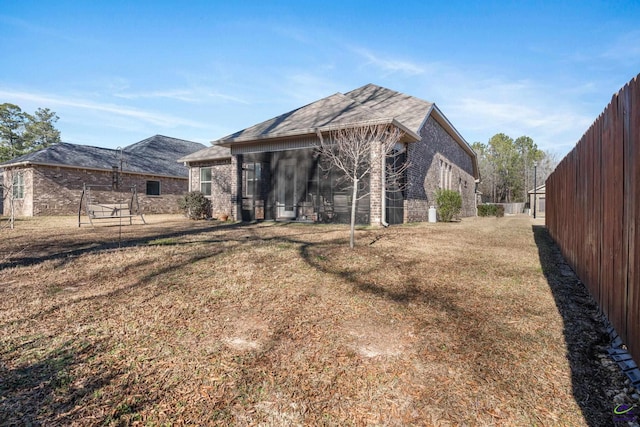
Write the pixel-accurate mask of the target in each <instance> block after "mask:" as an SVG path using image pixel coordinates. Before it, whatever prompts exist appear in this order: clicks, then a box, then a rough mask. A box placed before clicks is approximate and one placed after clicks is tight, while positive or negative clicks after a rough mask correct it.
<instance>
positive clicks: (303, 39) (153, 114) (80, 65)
mask: <svg viewBox="0 0 640 427" xmlns="http://www.w3.org/2000/svg"><path fill="white" fill-rule="evenodd" d="M0 52H2V60H0V62H1V63H2V67H0V103H3V102H10V103H14V104H17V105H19V106H20V107H21V108H22V109H23V110H24V111H27V112H33V111H35V109H37V108H38V107H43V108H44V107H47V108H50V109H52V110H53V111H56V112H57V114H58V116H59V117H60V120H59V121H58V123H57V127H58V128H59V129H60V131H61V132H62V139H63V140H64V141H66V142H72V143H78V144H87V145H95V146H100V147H110V148H116V147H118V146H126V145H129V144H131V143H134V142H137V141H139V140H142V139H144V138H147V137H149V136H152V135H155V134H162V135H167V136H173V137H177V138H183V139H188V140H193V141H198V142H202V143H207V144H208V143H209V142H210V141H212V140H215V139H218V138H221V137H223V136H225V135H227V134H230V133H232V132H235V131H237V130H240V129H243V128H246V127H248V126H251V125H253V124H256V123H258V122H261V121H263V120H266V119H269V118H272V117H275V116H277V115H279V114H282V113H285V112H287V111H290V110H292V109H294V108H297V107H300V106H302V105H305V104H308V103H310V102H313V101H315V100H317V99H320V98H323V97H325V96H329V95H331V94H334V93H336V92H343V93H344V92H347V91H349V90H351V89H355V88H357V87H360V86H362V85H364V84H367V83H374V84H377V85H380V86H385V87H388V88H390V89H393V90H397V91H400V92H404V93H406V94H409V95H413V96H416V97H419V98H422V99H426V100H428V101H432V102H435V103H436V104H437V105H438V106H439V107H440V109H441V110H442V111H443V112H444V114H445V115H446V116H447V117H448V118H449V120H450V121H451V122H452V123H453V124H454V126H455V127H456V128H457V129H458V131H459V132H460V133H461V134H462V135H463V136H464V137H465V139H467V141H468V142H469V143H472V142H474V141H481V142H487V141H488V140H489V138H490V137H491V136H492V135H494V134H496V133H498V132H504V133H506V134H508V135H510V136H511V137H513V138H516V137H518V136H521V135H527V136H530V137H532V138H533V139H534V141H535V142H536V143H537V144H538V146H539V147H540V148H542V149H545V150H550V151H552V152H554V153H556V154H557V155H559V156H560V157H561V156H564V155H565V154H566V153H567V152H568V151H569V150H570V149H571V148H572V147H573V146H574V145H575V143H576V142H577V141H578V140H579V139H580V137H581V136H582V134H583V133H584V132H585V131H586V130H587V129H588V127H589V126H590V125H591V123H592V122H593V121H594V120H595V119H596V117H597V116H598V115H599V114H600V112H601V111H602V110H604V108H605V107H606V105H607V104H608V103H609V101H610V100H611V96H612V95H613V94H614V93H616V92H617V91H618V90H619V89H620V88H621V87H622V86H623V85H624V84H626V83H627V82H628V81H629V80H631V79H632V78H633V77H635V76H636V75H637V74H638V73H640V2H638V1H637V0H634V1H611V2H594V1H589V0H582V1H548V2H544V1H535V2H534V1H477V2H475V1H455V0H449V1H437V2H435V1H433V2H432V1H427V0H422V1H405V2H401V1H398V2H376V1H348V0H342V1H331V0H324V1H306V0H297V1H267V0H264V1H225V2H222V1H180V2H178V1H176V2H163V1H159V0H158V1H137V2H134V1H117V0H110V1H73V2H72V1H55V2H53V1H46V2H45V1H24V0H22V1H12V0H0Z"/></svg>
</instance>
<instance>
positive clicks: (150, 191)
mask: <svg viewBox="0 0 640 427" xmlns="http://www.w3.org/2000/svg"><path fill="white" fill-rule="evenodd" d="M159 195H160V181H147V196H159Z"/></svg>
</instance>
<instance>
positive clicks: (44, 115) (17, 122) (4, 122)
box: [0, 103, 60, 162]
mask: <svg viewBox="0 0 640 427" xmlns="http://www.w3.org/2000/svg"><path fill="white" fill-rule="evenodd" d="M57 121H58V116H57V115H56V113H55V112H53V111H51V110H49V109H48V108H38V109H37V110H36V111H35V113H33V114H29V113H27V112H25V111H22V109H21V108H20V107H19V106H17V105H15V104H10V103H4V104H0V162H5V161H7V160H11V159H13V158H15V157H18V156H22V155H23V154H27V153H30V152H32V151H36V150H40V149H41V148H45V147H48V146H49V145H52V144H57V143H59V142H60V131H59V130H58V129H56V127H55V123H56V122H57Z"/></svg>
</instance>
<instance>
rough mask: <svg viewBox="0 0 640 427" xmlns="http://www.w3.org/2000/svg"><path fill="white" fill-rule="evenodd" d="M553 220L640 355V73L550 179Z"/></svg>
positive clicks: (558, 237)
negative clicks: (639, 219)
mask: <svg viewBox="0 0 640 427" xmlns="http://www.w3.org/2000/svg"><path fill="white" fill-rule="evenodd" d="M546 185H547V200H548V212H547V226H548V229H549V232H550V234H551V236H552V237H553V238H554V240H555V241H556V242H557V243H558V245H559V246H560V248H561V251H562V254H563V255H564V257H565V259H566V260H567V262H568V263H569V265H570V266H571V267H572V268H573V269H574V271H576V274H578V276H579V277H580V279H581V280H582V281H583V283H584V284H585V285H586V286H587V288H588V289H589V291H590V292H591V294H592V295H593V297H594V298H595V299H596V300H597V301H598V303H599V304H600V307H601V309H602V311H603V313H604V314H605V315H606V316H607V317H608V319H609V321H610V322H611V323H612V324H613V326H614V327H615V328H616V331H617V332H618V334H620V336H621V337H622V339H623V341H625V343H626V344H627V346H628V347H629V349H630V352H631V354H632V355H633V356H634V358H636V360H639V359H638V358H639V357H640V241H639V240H638V239H640V227H638V226H637V220H638V216H639V215H640V75H638V76H636V78H634V79H633V80H632V81H631V82H629V83H628V84H627V85H625V87H623V88H622V89H621V90H620V91H619V92H618V93H617V94H616V95H614V96H613V97H612V99H611V102H610V103H609V105H608V106H607V107H606V108H605V110H604V111H603V113H602V114H601V115H600V116H599V117H598V118H597V119H596V120H595V121H594V123H593V124H592V125H591V127H590V128H589V129H588V130H587V132H586V133H585V134H584V136H583V137H582V138H581V140H580V141H579V142H578V144H577V145H576V147H574V149H573V150H572V151H571V152H570V153H569V154H568V155H567V156H566V157H565V158H564V159H562V161H561V162H560V164H559V165H558V167H557V168H556V170H555V171H554V172H553V173H552V174H551V176H550V177H549V179H548V180H547V183H546Z"/></svg>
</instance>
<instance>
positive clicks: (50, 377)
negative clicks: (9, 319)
mask: <svg viewBox="0 0 640 427" xmlns="http://www.w3.org/2000/svg"><path fill="white" fill-rule="evenodd" d="M43 339H45V340H46V338H43ZM37 341H41V340H37ZM41 344H42V343H30V345H28V347H29V346H33V345H38V346H40V345H41ZM101 347H102V345H101V343H100V342H98V343H87V342H82V341H68V342H65V343H63V344H61V345H60V346H58V347H57V348H54V349H52V350H50V351H49V352H47V353H46V354H45V355H44V356H42V357H39V358H38V360H36V361H30V362H26V363H16V364H15V365H14V366H11V367H7V366H6V365H5V362H4V361H3V360H2V359H0V378H1V380H0V414H1V417H0V418H1V419H0V424H2V425H50V424H54V425H64V424H66V423H68V422H70V421H71V420H72V419H73V417H70V415H69V414H70V413H72V412H73V411H74V409H75V408H77V407H78V406H81V402H82V401H83V400H84V399H85V397H89V398H90V397H91V396H92V395H93V393H95V392H97V391H98V390H100V389H101V388H103V387H105V386H106V385H108V384H109V383H110V382H111V381H112V380H113V379H114V378H115V377H116V376H117V373H115V372H111V371H109V370H105V369H101V370H100V372H96V373H95V374H94V375H92V376H90V377H78V376H77V373H75V369H76V368H77V367H78V366H80V365H84V364H87V363H90V362H89V361H90V360H91V359H92V358H94V357H95V356H96V355H97V354H99V353H100V352H101V351H102V350H101ZM24 350H25V349H24V348H19V349H18V348H16V349H14V351H13V352H11V353H16V352H20V353H22V351H24ZM95 421H96V422H99V420H98V419H96V420H95Z"/></svg>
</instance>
